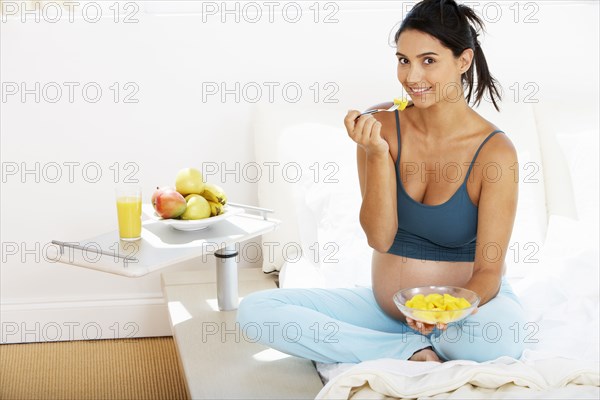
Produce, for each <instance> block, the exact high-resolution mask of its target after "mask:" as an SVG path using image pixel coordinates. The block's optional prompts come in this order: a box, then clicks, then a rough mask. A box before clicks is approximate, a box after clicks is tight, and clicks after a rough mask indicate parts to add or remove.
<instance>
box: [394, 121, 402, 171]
mask: <svg viewBox="0 0 600 400" xmlns="http://www.w3.org/2000/svg"><path fill="white" fill-rule="evenodd" d="M395 114H396V132H397V133H398V155H397V156H396V165H397V167H398V171H400V150H402V147H401V146H402V145H401V144H400V116H399V115H398V110H396V112H395Z"/></svg>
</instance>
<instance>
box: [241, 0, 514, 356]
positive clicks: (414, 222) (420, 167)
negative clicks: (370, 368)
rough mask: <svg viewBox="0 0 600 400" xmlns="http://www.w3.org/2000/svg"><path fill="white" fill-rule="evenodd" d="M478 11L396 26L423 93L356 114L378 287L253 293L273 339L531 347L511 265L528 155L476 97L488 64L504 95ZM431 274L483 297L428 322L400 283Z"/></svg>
mask: <svg viewBox="0 0 600 400" xmlns="http://www.w3.org/2000/svg"><path fill="white" fill-rule="evenodd" d="M472 24H475V25H476V26H478V27H479V28H481V29H482V28H483V24H482V23H481V20H480V19H479V18H478V17H477V15H476V14H475V13H474V12H473V11H472V10H471V9H470V8H469V7H467V6H464V5H457V4H456V3H455V2H454V1H453V0H447V1H445V0H424V1H422V2H421V3H418V4H417V5H416V6H415V7H414V8H413V9H412V10H411V12H410V13H409V14H408V15H407V17H406V18H405V20H404V21H403V22H402V24H401V26H400V29H399V30H398V32H397V33H396V37H395V39H396V44H397V53H396V56H397V58H398V80H399V81H400V83H401V84H402V85H403V87H404V88H405V90H406V91H407V92H408V93H409V94H410V96H411V98H412V100H413V102H412V104H411V106H409V107H408V108H407V109H406V110H404V111H403V112H402V113H401V114H400V113H398V111H396V112H395V113H387V112H381V113H376V114H374V115H362V116H361V115H360V113H359V112H358V111H349V112H348V115H347V116H346V118H345V121H344V122H345V126H346V129H347V131H348V135H349V137H350V138H351V139H352V140H353V141H355V142H356V143H357V164H358V174H359V181H360V188H361V193H362V198H363V200H362V206H361V210H360V223H361V225H362V227H363V229H364V231H365V233H366V236H367V239H368V243H369V246H370V247H372V248H373V259H372V288H352V289H333V290H328V289H274V290H269V291H263V292H258V293H253V294H251V295H249V296H247V297H246V298H245V299H244V300H243V301H242V303H241V304H240V308H239V311H238V322H239V323H240V324H241V326H242V329H243V330H244V331H245V332H246V331H248V329H247V327H249V326H252V327H254V328H255V329H259V328H260V335H259V336H260V338H259V339H258V340H260V342H261V343H263V344H266V345H268V346H271V347H273V348H276V349H278V350H281V351H283V352H286V353H289V354H293V355H297V356H300V357H305V358H309V359H312V360H316V361H320V362H360V361H365V360H370V359H377V358H399V359H409V360H414V361H443V360H453V359H468V360H473V361H479V362H482V361H487V360H491V359H495V358H497V357H500V356H503V355H506V356H511V357H514V358H519V357H520V356H521V353H522V351H523V344H522V343H521V342H520V340H519V338H521V337H522V336H523V335H522V334H521V335H520V334H519V330H521V329H524V313H523V310H522V308H521V305H520V302H519V300H518V298H517V297H516V296H515V295H514V293H513V292H512V290H511V288H510V285H509V284H508V282H507V281H506V278H505V277H504V273H505V268H506V267H505V263H504V258H505V254H506V251H507V246H508V242H509V239H510V235H511V232H512V227H513V222H514V218H515V213H516V206H517V197H518V196H517V188H518V184H517V182H516V181H515V180H514V178H513V176H514V175H513V174H512V173H509V172H512V169H510V167H511V166H514V165H515V163H516V162H517V156H516V151H515V149H514V147H513V145H512V143H511V141H510V139H509V138H508V137H507V136H506V135H505V134H504V133H503V132H502V131H500V130H499V129H498V128H497V127H496V126H494V125H493V124H491V123H490V122H488V121H486V120H485V119H484V118H482V117H481V116H479V115H478V114H477V113H476V112H475V111H474V110H472V109H471V108H470V106H469V103H470V100H471V94H472V91H473V88H474V83H473V77H474V74H475V71H476V74H477V75H476V76H477V87H476V90H475V104H478V103H479V102H480V101H481V98H482V97H483V95H484V93H485V92H486V91H487V92H489V95H490V97H491V99H492V101H493V103H494V105H495V106H496V108H498V106H497V105H496V97H499V96H498V91H497V89H496V85H495V80H494V79H493V78H492V76H491V74H490V73H489V71H488V68H487V63H486V60H485V56H484V54H483V51H482V49H481V47H480V45H479V41H478V39H477V36H478V34H477V33H476V30H475V29H474V28H473V26H472ZM465 87H466V89H467V90H468V94H467V95H466V96H465V94H464V92H465V90H464V88H465ZM390 105H391V104H382V105H378V106H375V107H374V108H388V107H389V106H390ZM426 285H451V286H459V287H464V288H467V289H470V290H472V291H474V292H475V293H477V294H478V295H479V296H480V298H481V302H480V305H479V309H478V310H477V312H476V313H473V314H472V315H470V316H469V317H467V318H466V319H464V320H463V321H461V322H458V323H450V324H449V325H448V326H445V325H443V324H440V325H438V326H434V325H428V324H422V323H420V322H419V323H416V322H415V321H413V320H411V319H408V318H406V317H405V316H404V315H403V314H402V313H400V311H399V310H398V309H397V307H396V306H395V305H394V302H393V300H392V297H393V295H394V293H395V292H397V291H398V290H400V289H403V288H409V287H416V286H426Z"/></svg>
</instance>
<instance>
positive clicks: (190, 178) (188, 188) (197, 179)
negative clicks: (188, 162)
mask: <svg viewBox="0 0 600 400" xmlns="http://www.w3.org/2000/svg"><path fill="white" fill-rule="evenodd" d="M175 190H177V191H178V192H179V193H181V194H182V195H183V196H186V195H188V194H192V193H194V194H201V193H202V192H203V191H204V180H203V179H202V173H201V172H200V171H198V170H197V169H195V168H184V169H182V170H180V171H179V172H178V173H177V177H176V178H175Z"/></svg>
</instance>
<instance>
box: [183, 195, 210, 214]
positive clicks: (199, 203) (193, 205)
mask: <svg viewBox="0 0 600 400" xmlns="http://www.w3.org/2000/svg"><path fill="white" fill-rule="evenodd" d="M185 199H186V200H187V207H186V209H185V211H184V212H183V214H181V217H180V218H181V219H185V220H196V219H204V218H208V217H210V215H211V209H210V204H209V203H208V200H206V199H205V198H204V197H202V196H200V195H199V194H190V195H187V196H186V197H185Z"/></svg>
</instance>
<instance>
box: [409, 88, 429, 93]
mask: <svg viewBox="0 0 600 400" xmlns="http://www.w3.org/2000/svg"><path fill="white" fill-rule="evenodd" d="M429 89H431V87H429V88H427V89H419V90H415V89H412V91H413V93H421V92H426V91H428V90H429Z"/></svg>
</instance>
